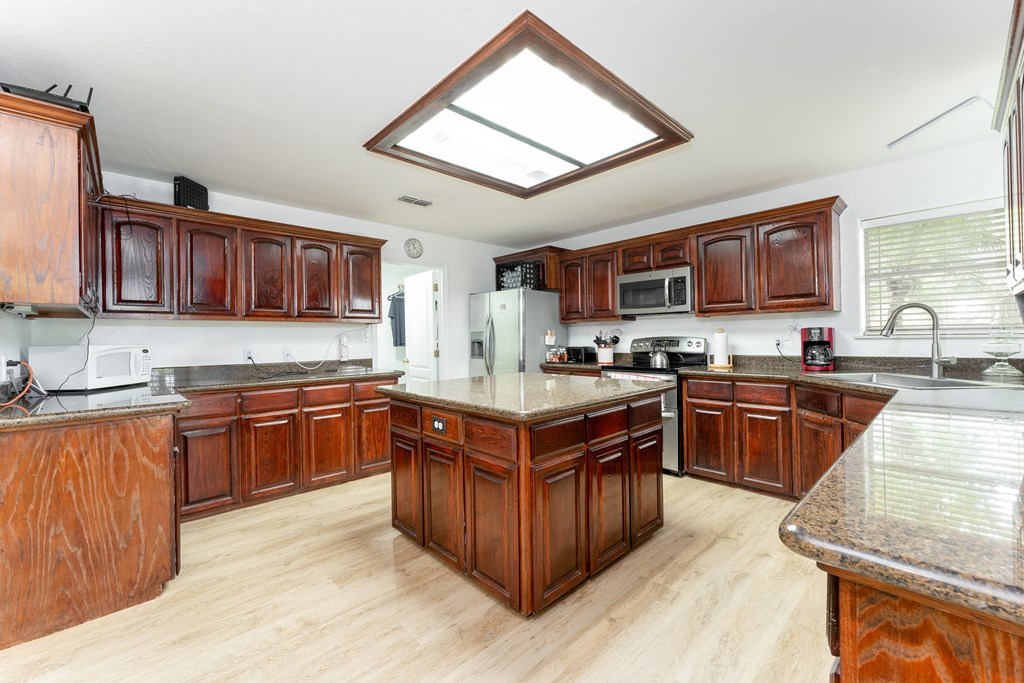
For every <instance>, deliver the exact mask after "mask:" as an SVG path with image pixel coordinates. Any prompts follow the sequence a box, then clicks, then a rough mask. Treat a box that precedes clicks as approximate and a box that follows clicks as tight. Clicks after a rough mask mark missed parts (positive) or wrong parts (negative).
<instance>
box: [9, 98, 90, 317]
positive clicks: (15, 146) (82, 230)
mask: <svg viewBox="0 0 1024 683" xmlns="http://www.w3.org/2000/svg"><path fill="white" fill-rule="evenodd" d="M0 131H2V133H0V159H2V160H3V162H2V166H0V232H2V236H0V301H2V302H4V303H7V302H10V303H18V304H36V305H38V306H40V307H41V308H46V309H47V310H48V312H50V313H53V314H65V313H63V312H61V311H66V314H68V315H74V316H79V315H81V310H80V305H81V304H85V305H90V304H93V303H98V301H97V300H98V296H97V294H96V292H95V289H94V288H95V280H96V277H97V272H96V265H97V263H96V254H97V250H96V248H95V247H96V245H95V235H96V234H98V231H97V230H96V216H95V212H94V211H93V210H90V209H89V208H88V205H87V204H86V201H87V199H88V198H89V197H92V196H95V195H98V194H100V193H101V192H102V189H103V188H102V183H101V176H100V168H99V153H98V149H97V147H96V131H95V128H94V126H93V119H92V116H91V115H89V114H84V113H82V112H78V111H74V110H72V109H69V108H67V107H60V106H56V105H50V104H46V103H43V102H40V101H38V100H32V99H27V98H23V97H18V96H16V95H9V94H7V93H0Z"/></svg>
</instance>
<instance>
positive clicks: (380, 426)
mask: <svg viewBox="0 0 1024 683" xmlns="http://www.w3.org/2000/svg"><path fill="white" fill-rule="evenodd" d="M389 407H390V402H389V401H388V399H386V398H382V399H377V400H374V401H359V402H358V403H356V452H355V459H356V474H359V475H367V474H377V473H378V472H387V471H388V468H389V467H391V457H390V456H389V454H388V429H389V428H390V427H391V421H390V419H389V415H388V412H389V411H388V409H389Z"/></svg>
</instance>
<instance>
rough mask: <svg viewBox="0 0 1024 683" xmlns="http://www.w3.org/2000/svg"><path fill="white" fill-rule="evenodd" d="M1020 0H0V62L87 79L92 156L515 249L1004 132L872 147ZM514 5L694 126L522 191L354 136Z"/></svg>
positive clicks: (999, 46)
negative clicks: (674, 143)
mask: <svg viewBox="0 0 1024 683" xmlns="http://www.w3.org/2000/svg"><path fill="white" fill-rule="evenodd" d="M1011 6H1012V0H976V1H974V2H965V1H964V0H898V1H893V0H857V1H856V2H842V1H841V0H772V1H770V2H769V1H766V0H738V1H735V2H722V1H721V0H640V1H639V2H612V1H611V0H535V2H532V3H529V4H524V3H522V2H517V1H513V0H487V2H479V0H392V1H388V2H376V3H373V2H361V3H355V2H351V1H350V0H342V1H341V2H328V1H327V0H319V1H314V0H308V1H305V2H271V1H254V0H175V1H174V2H162V3H149V2H139V1H138V0H104V1H103V2H100V3H90V2H81V0H53V1H51V0H35V1H34V2H24V1H21V0H2V2H0V8H2V9H0V30H2V35H3V41H2V47H0V81H4V82H13V83H18V84H23V85H29V86H33V87H39V88H45V87H47V86H49V85H50V84H51V83H54V82H56V83H59V84H60V89H61V90H62V89H63V87H64V86H65V85H66V84H67V83H73V84H74V85H75V89H74V90H73V91H72V97H74V96H78V97H81V98H83V99H84V97H85V94H86V91H87V90H88V87H89V86H94V87H95V89H96V92H95V95H94V96H93V102H92V112H93V113H94V114H95V116H96V123H97V128H98V132H99V139H100V156H101V160H102V163H103V167H104V169H105V170H110V171H117V172H121V173H128V174H133V175H137V176H142V177H146V178H155V179H163V180H168V181H169V180H170V178H171V177H172V176H173V175H176V174H185V175H187V176H189V177H191V178H193V179H195V180H197V181H199V182H201V183H203V184H205V185H207V186H208V187H209V188H210V189H211V190H212V191H216V192H224V193H229V194H235V195H241V196H247V197H255V198H260V199H265V200H268V201H273V202H278V203H282V204H288V205H295V206H302V207H307V208H313V209H320V210H326V211H330V212H333V213H339V214H344V215H347V216H353V217H357V218H361V219H366V220H372V221H379V222H382V223H388V224H393V225H399V226H404V227H408V228H416V229H420V230H425V231H428V232H433V233H441V234H447V235H452V236H456V237H464V238H468V239H475V240H480V241H485V242H491V243H494V244H502V245H506V246H509V247H519V246H530V245H534V244H539V243H543V242H547V241H553V240H557V239H559V238H562V237H567V236H572V235H578V234H582V233H586V232H590V231H592V230H596V229H600V228H605V227H610V226H615V225H621V224H623V223H628V222H632V221H635V220H640V219H643V218H648V217H652V216H657V215H662V214H666V213H670V212H672V211H677V210H682V209H686V208H690V207H693V206H699V205H701V204H707V203H709V202H712V201H718V200H722V199H727V198H731V197H737V196H742V195H745V194H750V193H752V192H757V191H762V190H766V189H771V188H774V187H779V186H783V185H788V184H791V183H794V182H799V181H801V180H807V179H811V178H815V177H821V176H824V175H828V174H832V173H836V172H841V171H844V170H850V169H854V168H861V167H865V166H870V165H874V164H879V163H884V162H887V161H892V160H895V159H899V158H903V157H906V156H911V155H915V154H921V153H924V152H930V151H934V150H937V149H941V148H944V147H949V146H953V145H958V144H964V143H968V142H973V141H976V140H979V139H982V138H985V137H986V136H992V135H995V133H993V132H992V131H991V129H990V120H991V109H990V108H989V107H988V106H986V105H985V104H983V103H979V104H975V105H973V106H971V107H969V108H967V109H966V110H964V111H962V112H959V113H957V114H955V115H953V116H951V117H949V118H948V119H946V120H944V121H943V122H942V123H940V124H938V125H936V126H933V127H931V128H929V129H927V130H926V131H925V132H923V133H921V134H920V135H918V136H916V137H915V138H913V139H912V140H910V141H908V142H907V143H904V144H903V145H900V146H899V147H897V148H896V150H894V151H889V150H886V148H885V145H886V143H888V142H890V141H891V140H893V139H895V138H897V137H899V136H900V135H902V134H903V133H905V132H907V131H909V130H911V129H912V128H914V127H916V126H918V125H920V124H921V123H923V122H925V121H927V120H928V119H930V118H932V117H933V116H935V115H937V114H939V113H940V112H942V111H944V110H946V109H948V108H950V107H952V106H953V105H955V104H957V103H958V102H960V101H962V100H964V99H966V98H968V97H970V96H972V95H981V96H983V97H985V98H987V99H988V100H989V101H992V99H993V97H994V93H995V89H996V85H997V81H998V79H999V70H1000V65H1001V61H1002V56H1003V50H1004V47H1005V40H1006V33H1007V30H1008V26H1009V20H1010V10H1011ZM524 9H530V10H531V11H533V12H534V13H535V14H537V15H538V16H539V17H540V18H541V19H543V20H544V21H546V22H547V23H549V24H551V25H552V26H553V27H554V28H555V29H556V30H557V31H559V32H561V33H562V34H563V35H565V36H566V37H567V38H569V40H571V41H573V42H574V43H575V44H576V45H577V46H579V47H580V48H582V49H583V50H584V51H586V52H587V53H589V54H590V55H591V56H592V57H594V58H595V59H597V60H598V61H599V62H601V63H602V64H603V65H604V66H605V67H607V68H608V69H610V70H611V71H612V72H613V73H615V74H616V75H617V76H619V77H620V78H622V79H623V80H625V81H626V82H627V83H629V84H630V85H632V86H633V87H634V88H635V89H636V90H638V91H639V92H640V93H641V94H643V95H644V96H646V97H647V98H648V99H650V100H651V101H652V102H654V103H655V104H656V105H658V106H659V107H661V108H662V109H664V110H665V111H666V112H668V113H669V115H671V116H673V117H674V118H676V119H677V120H678V121H679V122H680V123H682V124H683V125H684V126H686V127H687V128H689V129H690V130H691V131H692V132H693V133H694V136H695V137H694V139H693V140H692V141H691V142H689V143H687V144H685V145H682V146H680V147H676V148H674V149H672V150H669V151H667V152H663V153H661V154H658V155H655V156H653V157H650V158H648V159H645V160H642V161H640V162H637V163H634V164H630V165H627V166H625V167H622V168H619V169H615V170H612V171H609V172H606V173H603V174H601V175H598V176H596V177H594V178H590V179H588V180H585V181H582V182H580V183H576V184H573V185H570V186H568V187H565V188H562V189H559V190H555V191H552V192H549V193H547V194H544V195H540V196H538V197H535V198H533V199H529V200H522V199H518V198H516V197H511V196H508V195H504V194H501V193H499V192H495V191H493V190H488V189H485V188H481V187H478V186H476V185H472V184H469V183H466V182H464V181H460V180H456V179H452V178H448V177H446V176H442V175H438V174H434V173H432V172H430V171H427V170H424V169H420V168H417V167H414V166H411V165H408V164H405V163H402V162H399V161H395V160H391V159H387V158H383V157H381V156H378V155H375V154H371V153H370V152H367V151H366V150H364V149H363V147H362V145H363V143H364V142H365V141H366V140H368V139H369V138H370V137H371V136H372V135H373V134H374V133H376V132H377V131H378V130H380V129H381V128H382V127H384V125H385V124H387V123H389V122H390V121H391V120H392V119H393V118H394V117H395V116H397V115H398V114H399V113H401V112H402V111H403V110H404V109H405V108H406V107H407V106H409V105H410V104H411V103H412V102H413V101H414V100H415V99H416V98H418V97H419V96H420V95H422V94H423V93H424V92H426V91H427V90H428V89H429V88H431V87H432V86H433V85H435V84H436V83H437V82H438V81H439V80H441V79H442V78H443V77H444V76H445V75H447V74H448V73H449V72H450V71H451V70H452V69H454V68H455V67H456V66H458V65H459V64H460V63H461V62H462V61H463V60H464V59H465V58H466V57H468V56H469V55H470V54H471V53H472V52H473V51H475V50H476V49H477V48H478V47H480V46H481V45H482V44H483V43H484V42H486V41H487V40H489V39H490V38H491V37H492V36H493V35H494V34H495V33H497V32H498V31H499V30H500V29H501V28H503V27H504V26H505V25H506V24H507V23H509V22H510V21H511V20H512V19H513V18H515V17H516V16H518V15H519V14H520V13H521V12H522V11H523V10H524ZM403 194H405V195H412V196H415V197H422V198H425V199H429V200H432V201H433V202H435V204H434V206H432V207H430V208H426V209H424V208H420V207H416V206H410V205H407V204H403V203H400V202H396V201H395V198H396V197H398V196H399V195H403ZM808 199H811V198H810V197H809V198H808ZM212 208H214V209H216V207H212Z"/></svg>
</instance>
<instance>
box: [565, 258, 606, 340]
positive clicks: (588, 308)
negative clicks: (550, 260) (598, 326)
mask: <svg viewBox="0 0 1024 683" xmlns="http://www.w3.org/2000/svg"><path fill="white" fill-rule="evenodd" d="M618 263H619V254H618V252H617V251H616V250H614V249H608V250H604V251H590V252H589V253H582V254H579V253H577V252H568V253H567V254H566V256H565V257H564V258H562V259H561V265H560V268H559V270H560V273H559V281H560V283H561V286H560V287H559V303H560V314H561V316H560V317H561V320H562V322H563V323H574V322H584V321H588V320H594V321H597V320H618V319H619V318H618V316H617V315H616V313H615V276H616V274H617V273H618Z"/></svg>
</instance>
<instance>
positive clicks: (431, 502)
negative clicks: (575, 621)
mask: <svg viewBox="0 0 1024 683" xmlns="http://www.w3.org/2000/svg"><path fill="white" fill-rule="evenodd" d="M668 388H670V387H667V386H665V383H649V382H633V381H626V380H615V379H604V378H590V377H570V376H554V377H552V376H549V375H543V374H533V373H512V374H505V375H495V376H490V377H471V378H467V379H457V380H444V381H440V382H431V383H429V384H427V385H426V386H423V387H407V386H405V385H397V386H388V387H378V388H377V391H378V392H379V393H381V394H383V395H385V396H387V397H389V398H390V399H391V463H392V466H391V484H392V486H391V510H392V526H394V527H395V528H396V529H398V530H399V531H401V532H402V533H404V534H406V535H407V536H409V537H410V538H411V539H413V540H414V541H415V542H417V543H419V544H420V545H422V546H424V547H425V548H426V549H427V550H429V551H431V552H433V553H434V554H436V555H437V556H438V557H439V558H441V560H442V561H444V562H446V563H448V564H450V565H451V566H452V567H453V568H454V569H456V570H457V571H459V572H462V573H464V574H465V575H466V576H468V577H469V578H470V579H471V580H473V581H474V582H476V583H477V584H478V585H480V586H482V587H483V588H484V589H486V590H487V591H489V592H490V593H492V594H493V595H494V596H496V597H497V598H498V599H499V600H501V601H503V602H505V603H506V604H508V605H509V606H511V607H512V608H514V609H516V610H518V611H519V612H520V613H522V614H524V615H527V616H528V615H531V614H534V613H536V612H538V611H540V610H542V609H544V608H545V607H547V606H548V605H550V604H551V603H553V602H555V601H556V600H558V599H559V598H561V597H562V596H564V595H565V594H567V593H568V592H569V591H571V590H572V589H573V588H575V587H576V586H578V585H580V584H581V583H583V582H584V581H586V580H587V579H588V578H589V577H591V576H594V575H595V574H597V573H599V572H600V571H602V570H603V569H604V568H605V567H607V566H609V565H610V564H612V563H613V562H615V561H616V560H618V559H619V558H620V557H622V556H624V555H626V554H627V553H629V552H630V551H631V550H632V549H633V548H635V547H636V546H637V545H639V544H641V543H642V542H644V541H645V540H647V539H648V538H649V537H650V536H651V535H652V534H653V533H654V532H655V531H657V530H658V529H660V528H661V527H662V525H663V518H664V514H663V493H662V491H663V489H662V480H661V476H662V474H661V444H662V433H661V413H662V405H661V403H662V396H663V393H664V392H665V391H667V390H668Z"/></svg>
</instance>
